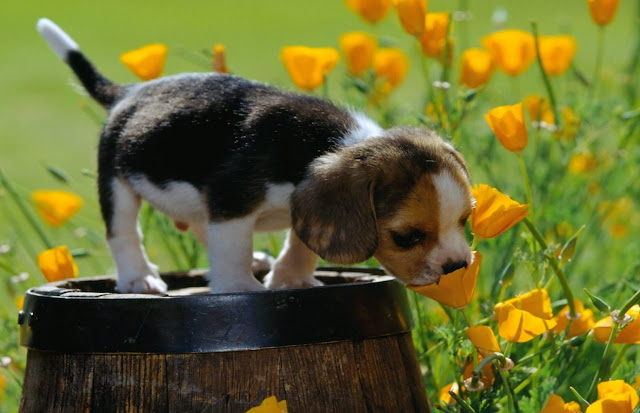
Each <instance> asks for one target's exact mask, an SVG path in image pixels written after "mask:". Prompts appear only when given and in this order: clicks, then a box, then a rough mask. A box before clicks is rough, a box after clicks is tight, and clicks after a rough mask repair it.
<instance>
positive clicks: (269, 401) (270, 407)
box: [245, 396, 288, 413]
mask: <svg viewBox="0 0 640 413" xmlns="http://www.w3.org/2000/svg"><path fill="white" fill-rule="evenodd" d="M287 412H288V410H287V401H286V400H281V401H278V399H276V396H271V397H267V398H266V399H264V400H263V401H262V403H261V404H260V406H256V407H252V408H251V409H249V410H247V411H246V412H245V413H287Z"/></svg>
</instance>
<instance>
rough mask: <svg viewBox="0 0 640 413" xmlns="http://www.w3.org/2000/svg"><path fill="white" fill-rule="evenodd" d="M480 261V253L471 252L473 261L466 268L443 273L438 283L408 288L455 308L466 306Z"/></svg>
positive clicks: (472, 290) (469, 300)
mask: <svg viewBox="0 0 640 413" xmlns="http://www.w3.org/2000/svg"><path fill="white" fill-rule="evenodd" d="M481 263H482V255H481V254H480V253H479V252H477V251H475V252H473V262H472V263H471V265H469V266H468V267H467V268H461V269H459V270H456V271H454V272H452V273H449V274H445V275H443V276H442V278H440V282H439V283H438V284H430V285H409V286H407V287H408V288H409V289H411V290H413V291H415V292H417V293H419V294H422V295H424V296H427V297H429V298H431V299H433V300H436V301H438V302H439V303H440V304H444V305H446V306H448V307H452V308H454V309H456V310H459V309H461V308H464V307H466V306H467V305H468V304H469V303H470V302H471V299H472V298H473V293H474V291H475V287H476V281H477V279H478V272H479V271H480V264H481Z"/></svg>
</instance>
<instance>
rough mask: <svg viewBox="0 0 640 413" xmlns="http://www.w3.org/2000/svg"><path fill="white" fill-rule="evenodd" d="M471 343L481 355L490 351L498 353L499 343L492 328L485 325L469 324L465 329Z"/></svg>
mask: <svg viewBox="0 0 640 413" xmlns="http://www.w3.org/2000/svg"><path fill="white" fill-rule="evenodd" d="M465 333H466V334H467V337H469V340H471V344H473V346H474V347H475V348H476V349H477V350H478V353H480V355H482V356H483V357H484V356H486V355H487V354H490V353H500V345H499V344H498V340H497V339H496V336H495V334H493V330H491V328H490V327H487V326H471V327H469V328H467V330H466V331H465Z"/></svg>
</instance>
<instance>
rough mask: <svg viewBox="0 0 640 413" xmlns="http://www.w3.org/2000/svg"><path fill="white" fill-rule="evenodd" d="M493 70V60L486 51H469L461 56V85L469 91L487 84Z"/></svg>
mask: <svg viewBox="0 0 640 413" xmlns="http://www.w3.org/2000/svg"><path fill="white" fill-rule="evenodd" d="M493 70H494V66H493V59H492V58H491V54H490V53H489V52H487V51H486V50H483V49H475V48H474V49H467V50H465V51H464V52H463V53H462V56H460V83H461V84H463V85H465V86H466V87H468V88H469V89H475V88H477V87H479V86H482V85H484V84H486V83H487V82H488V81H489V79H491V75H493Z"/></svg>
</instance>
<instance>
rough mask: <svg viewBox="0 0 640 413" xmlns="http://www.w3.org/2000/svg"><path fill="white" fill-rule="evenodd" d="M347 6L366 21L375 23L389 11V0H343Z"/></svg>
mask: <svg viewBox="0 0 640 413" xmlns="http://www.w3.org/2000/svg"><path fill="white" fill-rule="evenodd" d="M345 2H346V3H347V7H348V8H349V9H350V10H351V11H353V12H354V13H356V14H357V15H359V16H360V17H362V18H363V19H365V20H366V21H368V22H369V23H372V24H373V23H377V22H378V21H380V20H382V19H383V18H384V16H386V15H387V13H389V9H390V8H391V0H345Z"/></svg>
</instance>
